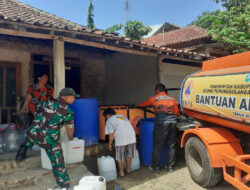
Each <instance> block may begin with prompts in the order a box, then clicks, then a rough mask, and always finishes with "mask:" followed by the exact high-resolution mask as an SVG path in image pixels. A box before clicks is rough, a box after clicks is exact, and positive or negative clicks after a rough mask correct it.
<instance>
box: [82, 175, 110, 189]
mask: <svg viewBox="0 0 250 190" xmlns="http://www.w3.org/2000/svg"><path fill="white" fill-rule="evenodd" d="M78 187H80V188H81V189H80V188H79V190H85V189H86V187H90V188H93V189H94V190H106V180H105V178H104V177H102V176H85V177H83V178H82V179H81V180H80V181H79V185H78Z"/></svg>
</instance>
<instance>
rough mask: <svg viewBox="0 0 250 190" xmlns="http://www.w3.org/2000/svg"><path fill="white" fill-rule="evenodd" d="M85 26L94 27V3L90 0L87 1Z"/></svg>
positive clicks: (92, 28)
mask: <svg viewBox="0 0 250 190" xmlns="http://www.w3.org/2000/svg"><path fill="white" fill-rule="evenodd" d="M87 27H88V28H89V29H91V30H94V29H95V22H94V5H93V3H92V0H90V1H89V8H88V16H87Z"/></svg>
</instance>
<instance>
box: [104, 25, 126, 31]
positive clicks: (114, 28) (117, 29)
mask: <svg viewBox="0 0 250 190" xmlns="http://www.w3.org/2000/svg"><path fill="white" fill-rule="evenodd" d="M122 27H123V24H116V25H113V26H111V27H109V28H107V29H106V30H105V32H107V33H115V32H117V31H119V30H121V29H122Z"/></svg>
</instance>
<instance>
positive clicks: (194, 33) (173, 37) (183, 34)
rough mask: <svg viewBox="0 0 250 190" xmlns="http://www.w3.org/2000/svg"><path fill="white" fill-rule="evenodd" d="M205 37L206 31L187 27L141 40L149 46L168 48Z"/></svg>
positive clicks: (195, 27) (196, 27)
mask: <svg viewBox="0 0 250 190" xmlns="http://www.w3.org/2000/svg"><path fill="white" fill-rule="evenodd" d="M206 37H207V30H206V29H203V28H200V27H198V26H189V27H186V28H181V29H178V30H174V31H170V32H166V33H165V34H158V35H155V36H152V37H149V38H145V39H143V41H144V42H146V43H148V44H151V45H158V46H168V45H173V44H178V43H183V42H190V41H192V40H197V39H202V38H206Z"/></svg>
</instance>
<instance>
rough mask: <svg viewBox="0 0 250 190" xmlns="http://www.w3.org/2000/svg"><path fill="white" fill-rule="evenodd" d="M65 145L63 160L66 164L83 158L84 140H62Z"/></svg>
mask: <svg viewBox="0 0 250 190" xmlns="http://www.w3.org/2000/svg"><path fill="white" fill-rule="evenodd" d="M62 146H64V147H65V150H66V154H65V156H64V160H65V163H66V164H73V163H77V162H82V161H83V160H84V140H83V139H78V138H74V140H73V141H65V142H62Z"/></svg>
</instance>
